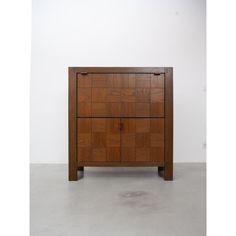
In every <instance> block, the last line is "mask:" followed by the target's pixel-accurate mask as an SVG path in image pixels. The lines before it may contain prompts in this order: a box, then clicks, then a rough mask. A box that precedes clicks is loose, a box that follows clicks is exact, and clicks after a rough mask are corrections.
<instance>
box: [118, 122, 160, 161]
mask: <svg viewBox="0 0 236 236" xmlns="http://www.w3.org/2000/svg"><path fill="white" fill-rule="evenodd" d="M121 124H122V126H123V128H122V129H121V161H123V162H127V161H147V162H150V161H161V162H164V119H163V118H121Z"/></svg>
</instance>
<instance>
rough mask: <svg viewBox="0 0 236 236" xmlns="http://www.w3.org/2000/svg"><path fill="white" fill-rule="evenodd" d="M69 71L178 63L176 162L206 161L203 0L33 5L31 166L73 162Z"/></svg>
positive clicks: (47, 0) (38, 0)
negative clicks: (69, 148)
mask: <svg viewBox="0 0 236 236" xmlns="http://www.w3.org/2000/svg"><path fill="white" fill-rule="evenodd" d="M16 37H17V36H16ZM68 66H130V67H132V66H140V67H141V66H157V67H158V66H173V67H174V161H175V162H203V161H205V145H204V143H205V135H206V134H205V133H206V131H205V129H206V128H205V125H206V122H205V115H206V112H205V108H206V106H205V102H206V99H205V86H206V79H205V0H140V1H138V0H136V1H135V0H134V1H131V0H117V1H112V0H107V1H105V0H99V1H91V0H33V23H32V70H31V74H32V78H31V102H30V103H31V111H30V116H31V150H30V152H31V162H32V163H65V162H67V159H68V155H67V153H68V141H67V140H68V125H67V124H68V116H67V113H68V78H67V68H68ZM19 125H20V124H19Z"/></svg>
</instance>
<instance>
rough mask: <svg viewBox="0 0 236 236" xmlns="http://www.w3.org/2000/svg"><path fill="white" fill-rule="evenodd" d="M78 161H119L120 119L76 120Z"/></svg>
mask: <svg viewBox="0 0 236 236" xmlns="http://www.w3.org/2000/svg"><path fill="white" fill-rule="evenodd" d="M77 156H78V160H79V161H85V162H86V161H94V162H97V161H98V162H99V161H103V162H104V161H111V162H117V161H120V119H119V118H78V119H77Z"/></svg>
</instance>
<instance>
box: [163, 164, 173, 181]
mask: <svg viewBox="0 0 236 236" xmlns="http://www.w3.org/2000/svg"><path fill="white" fill-rule="evenodd" d="M164 180H173V165H172V164H171V165H166V166H165V168H164Z"/></svg>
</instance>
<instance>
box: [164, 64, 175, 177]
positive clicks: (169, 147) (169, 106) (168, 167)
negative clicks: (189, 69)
mask: <svg viewBox="0 0 236 236" xmlns="http://www.w3.org/2000/svg"><path fill="white" fill-rule="evenodd" d="M164 178H165V180H173V68H166V69H165V171H164Z"/></svg>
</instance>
